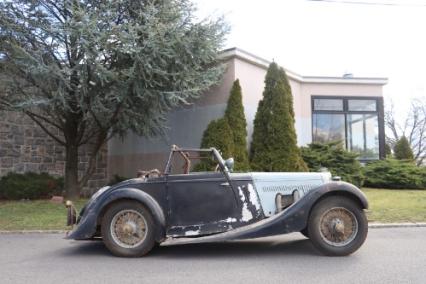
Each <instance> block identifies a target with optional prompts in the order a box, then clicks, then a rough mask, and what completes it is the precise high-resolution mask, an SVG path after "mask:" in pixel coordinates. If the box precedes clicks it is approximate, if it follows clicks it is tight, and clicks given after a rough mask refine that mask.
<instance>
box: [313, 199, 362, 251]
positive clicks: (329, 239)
mask: <svg viewBox="0 0 426 284" xmlns="http://www.w3.org/2000/svg"><path fill="white" fill-rule="evenodd" d="M319 227H320V228H319V231H320V235H321V238H322V239H323V241H324V242H326V243H327V244H329V245H331V246H334V247H343V246H346V245H347V244H349V243H351V242H352V241H353V240H354V239H355V238H356V236H357V234H358V221H357V219H356V217H355V215H354V214H353V213H352V212H351V211H349V210H348V209H346V208H343V207H333V208H330V209H329V210H327V211H325V212H324V213H323V214H322V216H321V218H320V222H319Z"/></svg>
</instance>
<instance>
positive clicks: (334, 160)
mask: <svg viewBox="0 0 426 284" xmlns="http://www.w3.org/2000/svg"><path fill="white" fill-rule="evenodd" d="M301 149H302V157H303V160H304V161H305V163H306V165H307V166H308V168H309V170H310V171H311V172H317V171H320V170H321V168H327V169H328V170H329V171H330V172H331V174H332V175H333V176H340V177H341V178H342V180H344V181H347V182H350V183H352V184H355V185H356V186H362V184H363V180H364V177H363V174H362V171H361V164H360V162H359V161H358V160H357V154H354V153H351V152H348V151H346V150H345V149H344V148H343V147H342V146H341V143H339V142H331V143H326V144H320V143H312V144H309V145H308V147H302V148H301Z"/></svg>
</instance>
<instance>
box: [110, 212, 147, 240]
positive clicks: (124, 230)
mask: <svg viewBox="0 0 426 284" xmlns="http://www.w3.org/2000/svg"><path fill="white" fill-rule="evenodd" d="M110 231H111V236H112V239H113V240H114V242H115V243H116V244H117V245H119V246H121V247H123V248H134V247H137V246H139V245H140V244H141V243H143V241H144V240H145V238H146V235H147V233H148V226H147V222H146V219H145V217H144V216H143V215H142V214H141V213H139V212H138V211H136V210H132V209H126V210H122V211H119V212H118V213H117V214H115V215H114V217H113V218H112V221H111V224H110Z"/></svg>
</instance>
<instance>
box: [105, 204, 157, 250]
mask: <svg viewBox="0 0 426 284" xmlns="http://www.w3.org/2000/svg"><path fill="white" fill-rule="evenodd" d="M101 232H102V239H103V241H104V243H105V246H106V247H107V248H108V249H109V250H110V251H111V252H112V253H113V254H114V255H116V256H124V257H138V256H143V255H145V254H147V253H148V252H149V251H150V250H151V249H152V248H153V246H154V245H155V238H154V221H153V218H152V216H151V213H150V212H149V211H148V210H147V209H146V208H145V206H143V205H142V204H140V203H139V202H136V201H123V202H118V203H115V204H113V205H112V206H111V207H110V208H108V210H107V211H106V213H105V214H104V216H103V218H102V224H101Z"/></svg>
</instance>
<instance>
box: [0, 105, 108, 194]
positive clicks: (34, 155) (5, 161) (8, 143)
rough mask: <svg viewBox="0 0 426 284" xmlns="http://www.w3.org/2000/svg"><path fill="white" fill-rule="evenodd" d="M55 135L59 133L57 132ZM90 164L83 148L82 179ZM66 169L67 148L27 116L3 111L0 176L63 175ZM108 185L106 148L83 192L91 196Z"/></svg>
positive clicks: (81, 157) (1, 113)
mask: <svg viewBox="0 0 426 284" xmlns="http://www.w3.org/2000/svg"><path fill="white" fill-rule="evenodd" d="M51 131H52V132H53V131H55V129H51ZM54 133H55V134H58V130H56V132H54ZM88 161H89V156H88V153H87V149H85V148H84V147H80V151H79V165H78V169H79V175H80V176H81V175H82V174H83V173H84V171H85V170H86V168H87V166H88ZM64 170H65V149H64V147H62V146H61V145H59V144H58V143H57V142H56V141H55V140H53V139H52V138H50V137H49V136H48V135H47V134H46V133H45V132H44V131H43V130H42V129H41V128H40V127H39V126H37V125H36V124H35V123H34V122H33V121H32V120H31V119H30V118H29V117H27V116H26V115H23V114H21V113H16V112H6V111H0V177H1V176H4V175H6V174H7V173H9V172H17V173H25V172H36V173H41V172H47V173H49V174H51V175H54V176H63V175H64ZM106 183H107V147H104V148H103V149H102V150H101V153H100V155H99V158H98V160H97V168H96V171H95V173H94V175H93V176H92V178H91V180H90V181H89V182H88V184H87V186H86V187H85V188H84V189H83V193H84V194H91V193H93V192H94V191H95V190H97V189H98V188H99V187H102V186H104V185H105V184H106Z"/></svg>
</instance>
